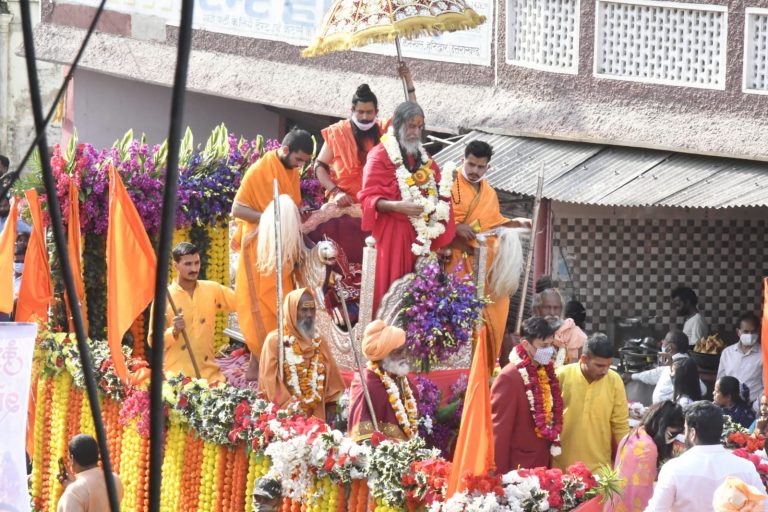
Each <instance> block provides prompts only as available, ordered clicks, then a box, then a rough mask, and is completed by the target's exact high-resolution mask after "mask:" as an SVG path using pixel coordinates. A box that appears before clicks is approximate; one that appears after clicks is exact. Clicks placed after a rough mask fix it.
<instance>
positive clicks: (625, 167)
mask: <svg viewBox="0 0 768 512" xmlns="http://www.w3.org/2000/svg"><path fill="white" fill-rule="evenodd" d="M475 139H481V140H484V141H486V142H488V143H489V144H490V145H491V146H493V159H492V161H491V169H490V170H489V171H488V181H489V182H490V183H491V185H493V186H494V187H495V188H497V189H499V190H503V191H506V192H510V193H518V194H525V195H533V194H534V193H535V190H536V176H537V174H538V171H539V167H540V165H542V164H544V197H546V198H549V199H553V200H556V201H563V202H569V203H581V204H594V205H604V206H676V207H693V208H727V207H736V206H768V164H766V163H762V162H754V161H749V160H736V159H727V158H717V157H708V156H700V155H689V154H684V153H672V152H667V151H656V150H648V149H638V148H628V147H619V146H603V145H598V144H586V143H578V142H564V141H557V140H548V139H534V138H528V137H511V136H506V135H492V134H488V133H484V132H480V131H473V132H470V133H468V134H467V135H466V136H464V137H463V138H462V139H460V140H459V141H458V142H457V143H455V144H453V145H451V146H449V147H447V148H446V149H444V150H443V151H440V152H439V153H438V154H437V155H435V160H437V162H438V163H439V164H440V165H444V164H445V163H446V162H449V161H453V162H457V163H458V162H459V161H460V160H461V158H462V157H463V156H464V147H465V146H466V144H467V143H468V142H469V141H471V140H475Z"/></svg>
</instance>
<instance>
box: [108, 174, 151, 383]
mask: <svg viewBox="0 0 768 512" xmlns="http://www.w3.org/2000/svg"><path fill="white" fill-rule="evenodd" d="M156 271H157V257H156V256H155V251H154V249H152V244H151V243H150V241H149V237H148V236H147V232H146V230H145V229H144V224H142V222H141V217H139V212H137V211H136V206H135V205H134V204H133V201H131V198H130V196H129V195H128V191H126V190H125V186H124V185H123V181H122V179H121V178H120V175H119V174H118V173H117V170H115V168H114V166H112V165H110V167H109V227H108V229H107V342H108V343H109V350H110V353H111V354H112V360H113V361H114V364H115V371H116V372H117V375H118V376H119V377H120V379H121V380H122V381H123V382H135V381H136V378H135V376H129V375H128V368H127V367H126V365H125V358H124V357H123V352H122V340H123V335H124V334H125V332H126V331H127V330H128V329H129V328H130V327H131V324H132V323H133V321H134V320H135V319H136V318H137V317H138V316H139V315H140V314H142V313H143V312H144V310H145V309H146V307H147V305H148V304H149V303H150V302H151V301H152V299H153V297H154V294H155V273H156Z"/></svg>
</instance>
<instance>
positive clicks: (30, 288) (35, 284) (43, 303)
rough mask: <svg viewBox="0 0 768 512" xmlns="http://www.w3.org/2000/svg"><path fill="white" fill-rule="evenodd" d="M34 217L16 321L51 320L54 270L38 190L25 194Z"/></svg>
mask: <svg viewBox="0 0 768 512" xmlns="http://www.w3.org/2000/svg"><path fill="white" fill-rule="evenodd" d="M24 196H25V197H26V198H27V202H28V203H29V213H30V215H31V216H32V234H31V235H30V237H29V245H27V254H26V256H24V273H23V274H22V276H21V287H20V288H19V300H18V302H17V303H16V321H17V322H32V321H35V319H39V320H42V321H47V320H48V306H50V304H51V301H52V300H53V285H52V284H51V268H50V266H49V265H48V248H47V246H46V244H45V230H44V229H43V212H42V210H41V209H40V198H38V196H37V190H35V189H33V188H32V189H29V190H27V191H25V192H24Z"/></svg>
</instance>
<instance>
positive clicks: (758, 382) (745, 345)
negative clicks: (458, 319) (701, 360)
mask: <svg viewBox="0 0 768 512" xmlns="http://www.w3.org/2000/svg"><path fill="white" fill-rule="evenodd" d="M759 332H760V320H759V319H758V318H757V316H756V315H755V314H754V313H745V314H743V315H741V317H739V328H738V329H736V334H738V335H739V341H738V343H736V344H735V345H731V346H730V347H727V348H726V349H725V350H723V353H722V354H720V366H718V367H717V378H718V379H720V377H725V376H730V377H736V378H737V379H739V382H741V383H742V384H745V385H746V386H747V388H749V396H750V397H751V398H752V399H753V400H755V402H756V403H757V402H758V401H759V400H760V397H761V396H762V395H763V389H765V387H764V384H763V353H762V349H761V347H760V337H759V334H758V333H759Z"/></svg>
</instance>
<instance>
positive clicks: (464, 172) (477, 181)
mask: <svg viewBox="0 0 768 512" xmlns="http://www.w3.org/2000/svg"><path fill="white" fill-rule="evenodd" d="M487 174H488V172H486V173H485V174H483V175H482V176H481V177H480V179H479V180H475V181H472V180H471V179H469V176H467V171H465V170H464V166H463V165H462V166H461V175H462V176H464V179H465V180H467V181H468V182H470V183H480V182H482V181H483V180H484V179H485V176H486V175H487Z"/></svg>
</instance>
